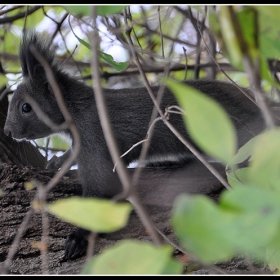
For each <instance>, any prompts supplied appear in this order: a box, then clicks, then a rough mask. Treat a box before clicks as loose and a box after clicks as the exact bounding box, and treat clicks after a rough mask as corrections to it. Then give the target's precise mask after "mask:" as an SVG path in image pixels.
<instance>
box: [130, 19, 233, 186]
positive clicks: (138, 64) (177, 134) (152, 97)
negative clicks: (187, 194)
mask: <svg viewBox="0 0 280 280" xmlns="http://www.w3.org/2000/svg"><path fill="white" fill-rule="evenodd" d="M125 24H126V25H127V21H125ZM126 29H127V30H128V28H126ZM127 38H128V42H129V45H130V48H131V52H132V54H133V57H134V60H135V63H136V65H137V66H138V69H139V72H140V75H141V77H142V78H143V81H144V84H145V86H146V88H147V91H148V93H149V95H150V97H151V99H152V101H153V103H154V105H155V106H156V108H157V111H158V112H159V114H160V116H161V118H162V120H163V121H164V123H165V124H166V125H167V127H168V128H169V129H170V130H171V131H172V132H173V133H174V135H175V136H176V137H178V139H179V140H180V141H181V142H182V143H183V144H184V145H185V146H186V147H187V148H188V149H189V150H190V151H191V152H192V153H193V154H194V155H195V156H196V157H197V159H199V160H200V161H201V162H202V163H203V164H204V165H205V166H206V167H207V168H208V170H209V171H210V172H211V173H212V174H213V175H214V176H215V177H216V178H217V179H218V180H219V181H220V182H221V183H222V184H223V185H224V186H225V187H226V188H227V189H231V187H230V186H229V184H228V183H227V181H226V180H225V179H224V178H223V176H221V174H220V173H219V172H218V171H217V170H216V169H215V168H214V167H213V166H212V165H211V164H210V163H209V162H208V161H207V160H205V159H204V157H203V156H202V155H201V154H200V153H199V152H198V151H197V150H196V149H195V147H194V146H193V145H192V144H191V143H190V142H189V141H187V140H186V139H185V138H184V137H183V136H182V135H181V134H180V133H179V131H177V130H176V128H175V127H174V126H173V125H172V124H171V123H170V122H169V121H168V120H167V119H166V118H164V114H163V112H162V110H161V109H160V107H159V105H158V104H157V101H156V98H155V96H154V93H153V91H152V89H151V86H150V84H149V82H148V80H147V77H146V75H145V73H144V71H143V69H142V67H141V64H140V62H139V59H138V56H137V54H136V52H135V49H134V47H133V42H132V40H131V38H130V36H129V33H128V32H127Z"/></svg>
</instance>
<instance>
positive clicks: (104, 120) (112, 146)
mask: <svg viewBox="0 0 280 280" xmlns="http://www.w3.org/2000/svg"><path fill="white" fill-rule="evenodd" d="M91 15H92V18H93V32H92V33H91V34H89V35H90V36H89V37H90V41H91V47H92V63H91V65H92V74H93V79H94V81H95V89H94V94H95V99H96V103H97V108H98V114H99V118H100V121H101V125H102V129H103V132H104V136H105V139H106V142H107V145H108V148H109V151H110V154H111V156H112V159H113V161H114V162H116V161H117V160H118V159H119V151H118V147H117V144H116V143H115V140H114V135H113V133H112V129H111V125H110V121H109V117H108V112H107V106H106V104H105V100H104V96H103V95H102V88H101V81H100V76H99V71H98V65H99V63H98V62H99V60H98V54H97V50H98V44H99V36H98V32H97V26H96V7H95V6H92V7H91ZM117 172H118V175H119V178H120V180H121V183H122V185H123V188H124V191H125V193H126V194H129V197H128V200H129V201H130V202H131V203H132V205H133V206H134V208H135V210H136V212H137V214H138V216H139V218H140V219H141V221H142V222H143V224H144V226H145V227H146V229H147V231H148V232H149V233H150V235H151V236H152V238H153V240H154V242H155V244H157V245H160V244H161V240H160V237H159V235H158V233H157V232H156V231H155V229H154V226H153V223H152V222H151V220H150V217H149V216H148V214H147V212H146V210H145V209H144V207H143V206H142V203H141V201H140V200H139V198H138V194H137V192H136V191H134V187H133V185H132V184H131V180H130V178H129V175H128V172H127V170H126V167H125V165H124V163H123V161H122V160H119V164H118V165H117Z"/></svg>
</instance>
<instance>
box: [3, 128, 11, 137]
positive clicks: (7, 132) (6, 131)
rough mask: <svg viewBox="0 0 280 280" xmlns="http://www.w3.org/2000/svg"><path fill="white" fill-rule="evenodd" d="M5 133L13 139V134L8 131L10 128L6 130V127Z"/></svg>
mask: <svg viewBox="0 0 280 280" xmlns="http://www.w3.org/2000/svg"><path fill="white" fill-rule="evenodd" d="M4 133H5V134H6V135H7V136H9V137H12V132H11V130H10V129H8V128H6V127H4Z"/></svg>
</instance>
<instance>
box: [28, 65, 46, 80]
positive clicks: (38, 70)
mask: <svg viewBox="0 0 280 280" xmlns="http://www.w3.org/2000/svg"><path fill="white" fill-rule="evenodd" d="M27 69H28V77H29V78H30V79H31V80H32V81H34V82H36V83H40V84H45V83H47V82H48V79H47V76H46V72H45V69H44V67H43V66H42V65H41V64H39V63H38V64H34V65H33V67H32V69H30V68H29V67H27Z"/></svg>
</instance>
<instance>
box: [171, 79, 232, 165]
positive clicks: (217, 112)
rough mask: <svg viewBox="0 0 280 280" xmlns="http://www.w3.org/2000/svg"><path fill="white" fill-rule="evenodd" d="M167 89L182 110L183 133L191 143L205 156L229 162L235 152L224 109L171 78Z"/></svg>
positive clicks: (225, 162)
mask: <svg viewBox="0 0 280 280" xmlns="http://www.w3.org/2000/svg"><path fill="white" fill-rule="evenodd" d="M166 84H167V86H168V87H169V88H170V89H171V91H172V92H173V93H174V95H175V96H176V98H177V99H178V102H179V104H180V106H181V107H182V109H183V110H184V111H185V114H184V116H183V117H184V120H185V123H186V127H187V130H188V132H189V134H190V136H191V137H192V139H193V140H194V141H195V143H196V144H197V145H198V146H199V147H200V148H201V149H202V150H203V151H204V152H206V153H208V154H209V155H211V156H213V157H215V158H217V159H219V160H221V161H222V162H223V163H224V164H227V163H228V162H230V160H231V158H232V157H233V155H234V154H235V152H236V147H237V140H236V135H235V129H234V126H233V124H232V122H231V120H230V118H229V117H228V116H227V113H226V112H225V111H224V109H223V108H222V107H221V106H220V105H219V104H218V103H217V102H216V101H214V100H213V99H211V98H209V97H208V96H206V95H205V94H203V93H202V92H200V91H198V90H196V89H194V88H193V87H190V86H187V85H185V84H182V83H179V82H175V81H173V80H171V79H168V80H167V81H166Z"/></svg>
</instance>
